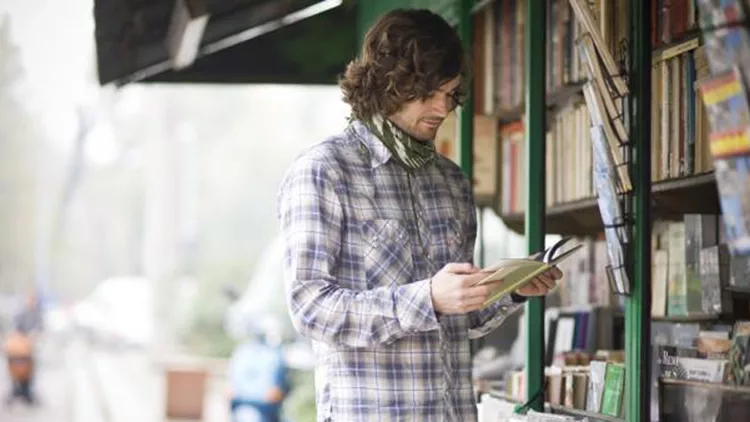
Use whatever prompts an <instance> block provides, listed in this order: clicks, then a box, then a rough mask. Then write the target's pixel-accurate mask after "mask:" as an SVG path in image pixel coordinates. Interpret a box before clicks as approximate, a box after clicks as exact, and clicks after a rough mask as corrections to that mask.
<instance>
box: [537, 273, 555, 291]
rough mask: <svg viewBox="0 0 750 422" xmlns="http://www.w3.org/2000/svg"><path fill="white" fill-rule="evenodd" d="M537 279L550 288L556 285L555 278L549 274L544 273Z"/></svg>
mask: <svg viewBox="0 0 750 422" xmlns="http://www.w3.org/2000/svg"><path fill="white" fill-rule="evenodd" d="M537 279H538V280H539V281H540V282H541V283H542V284H543V285H544V286H545V287H546V288H548V289H552V288H554V287H555V279H554V278H553V277H552V276H550V275H548V274H542V275H540V276H539V277H538V278H537Z"/></svg>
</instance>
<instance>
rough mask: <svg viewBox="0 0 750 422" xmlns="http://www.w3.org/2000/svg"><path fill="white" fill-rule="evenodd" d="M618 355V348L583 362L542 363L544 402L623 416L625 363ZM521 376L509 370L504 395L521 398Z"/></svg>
mask: <svg viewBox="0 0 750 422" xmlns="http://www.w3.org/2000/svg"><path fill="white" fill-rule="evenodd" d="M614 356H619V358H614ZM622 358H624V354H623V353H621V351H618V353H616V354H610V357H609V358H608V359H607V358H605V357H603V355H599V356H596V357H595V358H594V359H593V360H591V361H590V362H589V363H588V364H587V365H585V366H548V367H546V368H545V371H544V376H545V385H546V390H545V402H546V403H549V404H550V405H557V406H565V407H567V408H571V409H579V410H586V411H589V412H594V413H598V414H602V415H606V416H611V417H622V416H624V415H623V413H624V410H625V409H624V407H625V406H623V403H624V396H625V365H624V364H623V360H622ZM524 378H525V377H524V372H523V371H514V372H512V373H510V374H509V376H508V377H507V379H506V395H507V396H509V397H510V398H511V399H513V400H517V401H524V400H525V398H526V397H525V395H526V392H525V381H524Z"/></svg>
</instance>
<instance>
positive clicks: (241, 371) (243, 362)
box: [228, 320, 289, 422]
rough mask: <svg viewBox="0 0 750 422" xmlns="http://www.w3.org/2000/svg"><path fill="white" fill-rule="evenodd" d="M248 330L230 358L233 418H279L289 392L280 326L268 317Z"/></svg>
mask: <svg viewBox="0 0 750 422" xmlns="http://www.w3.org/2000/svg"><path fill="white" fill-rule="evenodd" d="M251 331H252V334H251V335H250V336H249V338H248V339H247V340H246V341H244V342H243V343H242V344H240V345H238V346H237V347H236V348H235V350H234V352H233V353H232V357H231V358H230V361H229V373H228V377H229V385H230V408H231V413H232V422H279V421H280V420H281V419H280V417H281V404H282V402H283V400H284V398H285V397H286V395H287V393H288V392H289V383H288V379H287V366H286V363H285V361H284V356H283V352H282V349H281V336H280V332H279V327H278V326H277V324H273V323H272V322H271V321H268V320H267V321H265V322H264V324H263V325H262V326H260V327H256V328H254V329H252V330H251Z"/></svg>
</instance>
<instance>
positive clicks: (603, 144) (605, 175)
mask: <svg viewBox="0 0 750 422" xmlns="http://www.w3.org/2000/svg"><path fill="white" fill-rule="evenodd" d="M605 138H606V137H605V135H604V132H603V129H602V127H601V126H592V127H591V141H592V151H593V159H594V166H593V168H594V170H593V176H594V186H595V187H596V193H597V195H598V197H597V204H598V205H599V213H600V215H601V218H602V223H604V226H605V227H606V229H605V231H604V236H605V241H606V244H607V256H608V258H609V275H610V276H611V277H608V280H609V281H610V282H611V284H612V286H611V287H612V291H613V292H616V293H618V292H619V293H628V292H629V291H630V282H629V280H628V278H627V274H626V272H625V254H624V249H623V245H624V244H626V243H627V241H628V238H627V234H626V231H625V230H624V227H623V222H624V220H623V215H622V209H621V208H620V200H619V197H618V195H617V188H616V186H615V185H616V180H617V178H616V176H615V164H614V161H613V159H612V154H611V151H610V149H609V146H608V145H607V141H606V139H605Z"/></svg>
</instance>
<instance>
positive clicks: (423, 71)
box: [339, 9, 468, 119]
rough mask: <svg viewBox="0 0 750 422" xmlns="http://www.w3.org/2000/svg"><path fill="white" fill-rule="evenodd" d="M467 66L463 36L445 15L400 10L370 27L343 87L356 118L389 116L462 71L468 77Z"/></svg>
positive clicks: (350, 66)
mask: <svg viewBox="0 0 750 422" xmlns="http://www.w3.org/2000/svg"><path fill="white" fill-rule="evenodd" d="M467 64H468V60H467V59H466V57H465V55H464V50H463V47H462V46H461V40H460V38H459V37H458V34H457V33H456V31H455V30H454V29H453V28H452V27H451V26H450V25H449V24H448V22H446V21H445V20H444V19H443V18H441V17H440V16H438V15H436V14H434V13H432V12H430V11H429V10H417V9H396V10H392V11H390V12H388V13H386V14H385V15H383V16H382V17H380V18H379V19H378V20H377V21H376V22H375V24H374V25H373V26H372V27H371V28H370V30H368V31H367V34H366V35H365V39H364V43H363V45H362V52H361V54H360V56H359V57H358V58H356V59H355V60H353V61H351V62H350V63H349V65H348V66H347V68H346V71H345V72H344V75H343V77H342V78H341V79H340V81H339V86H340V87H341V90H342V92H343V94H344V95H343V100H344V102H346V103H347V104H349V105H350V106H351V108H352V116H353V117H354V118H358V119H367V118H369V117H371V116H373V115H375V114H382V115H384V116H390V115H391V114H393V113H395V112H397V111H399V110H400V109H401V107H403V105H404V104H406V103H408V102H410V101H413V100H416V99H427V98H429V97H430V95H432V94H433V93H434V92H435V90H437V89H438V88H439V87H440V86H441V85H443V84H444V83H446V82H448V81H450V80H452V79H454V78H456V77H457V76H459V75H461V76H463V77H464V80H465V79H466V76H467V73H468V69H467V66H468V65H467Z"/></svg>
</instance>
